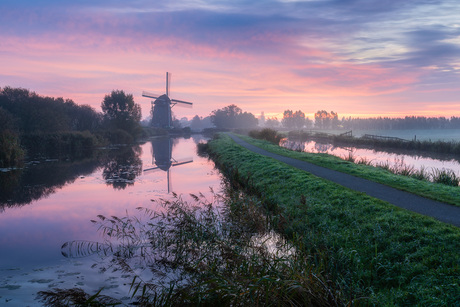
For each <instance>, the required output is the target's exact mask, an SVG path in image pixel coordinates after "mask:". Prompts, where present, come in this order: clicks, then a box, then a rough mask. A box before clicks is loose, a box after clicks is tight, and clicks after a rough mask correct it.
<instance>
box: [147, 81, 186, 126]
mask: <svg viewBox="0 0 460 307" xmlns="http://www.w3.org/2000/svg"><path fill="white" fill-rule="evenodd" d="M170 84H171V74H170V73H169V72H166V94H163V95H161V96H160V95H155V94H152V93H149V92H145V91H144V92H142V96H143V97H148V98H153V99H155V101H152V109H153V112H152V125H153V126H154V127H159V128H166V129H169V128H171V123H172V114H171V108H172V107H174V106H175V105H178V106H180V107H186V108H191V107H192V106H193V103H191V102H187V101H182V100H177V99H171V98H170V97H169V86H170Z"/></svg>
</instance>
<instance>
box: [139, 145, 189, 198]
mask: <svg viewBox="0 0 460 307" xmlns="http://www.w3.org/2000/svg"><path fill="white" fill-rule="evenodd" d="M151 142H152V163H153V164H154V165H155V166H154V167H151V168H147V169H144V174H147V173H151V172H155V171H160V170H162V171H164V172H166V179H167V182H168V183H167V184H168V193H169V192H171V190H172V182H171V170H170V169H171V167H174V166H179V165H183V164H188V163H192V162H193V159H192V158H185V159H180V160H176V159H174V158H173V157H172V151H173V143H174V139H172V138H170V137H162V138H155V139H153V140H152V141H151Z"/></svg>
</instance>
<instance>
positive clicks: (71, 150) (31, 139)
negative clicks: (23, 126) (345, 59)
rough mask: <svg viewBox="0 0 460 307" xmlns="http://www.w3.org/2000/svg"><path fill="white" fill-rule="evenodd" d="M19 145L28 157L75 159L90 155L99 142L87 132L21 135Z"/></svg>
mask: <svg viewBox="0 0 460 307" xmlns="http://www.w3.org/2000/svg"><path fill="white" fill-rule="evenodd" d="M21 144H22V145H23V146H24V147H25V148H26V149H27V152H28V154H29V156H43V155H45V156H47V157H56V156H63V155H69V156H71V157H73V158H76V157H84V156H88V155H90V154H91V153H92V152H93V150H94V149H95V148H96V146H98V145H100V140H98V138H97V137H96V136H94V135H93V134H91V133H90V132H88V131H85V132H56V133H33V134H27V135H22V136H21Z"/></svg>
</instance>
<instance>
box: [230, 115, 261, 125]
mask: <svg viewBox="0 0 460 307" xmlns="http://www.w3.org/2000/svg"><path fill="white" fill-rule="evenodd" d="M258 123H259V120H258V119H257V118H256V117H255V116H254V114H252V113H249V112H243V113H241V114H238V115H237V116H236V127H235V128H242V129H250V128H255V127H256V126H257V124H258Z"/></svg>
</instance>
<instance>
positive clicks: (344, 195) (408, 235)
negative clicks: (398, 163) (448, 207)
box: [208, 136, 460, 306]
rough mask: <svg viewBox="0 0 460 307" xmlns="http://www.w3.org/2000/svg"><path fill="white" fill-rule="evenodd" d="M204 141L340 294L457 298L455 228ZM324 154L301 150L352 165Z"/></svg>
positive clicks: (379, 300)
mask: <svg viewBox="0 0 460 307" xmlns="http://www.w3.org/2000/svg"><path fill="white" fill-rule="evenodd" d="M251 142H252V143H254V144H259V145H262V146H269V144H267V143H265V142H262V144H260V143H259V141H251ZM270 146H271V145H270ZM208 147H209V151H210V153H211V156H212V157H213V159H214V160H215V161H217V162H218V164H220V165H221V168H222V171H223V172H224V173H226V175H227V176H232V177H234V178H235V179H236V180H239V181H240V182H241V183H243V184H244V186H245V187H246V189H247V191H248V192H252V193H254V194H256V195H258V196H259V198H260V199H262V200H263V202H264V203H265V204H269V205H268V206H267V208H269V209H270V210H271V212H272V215H271V216H270V218H271V219H272V222H273V223H274V224H275V225H277V228H278V230H279V231H280V232H281V233H282V234H284V235H285V236H286V237H287V238H296V242H301V243H297V245H298V248H301V249H302V250H303V251H304V252H305V253H306V254H307V255H308V257H309V261H310V263H311V264H312V265H314V266H315V268H317V269H319V270H321V271H323V272H324V273H323V276H327V278H329V279H330V280H331V281H333V282H334V283H335V284H336V286H337V288H340V289H341V292H342V293H343V295H344V298H345V300H346V301H350V302H355V303H359V302H361V303H363V304H370V305H379V306H381V305H428V306H435V305H436V306H442V305H445V306H451V305H452V306H453V305H455V304H457V302H458V301H460V285H459V280H460V271H459V268H460V254H459V253H458V251H459V250H460V230H459V229H458V228H456V227H454V226H450V225H446V224H444V223H441V222H438V221H436V220H434V219H432V218H428V217H424V216H421V215H418V214H415V213H412V212H408V211H406V210H403V209H399V208H397V207H395V206H392V205H390V204H388V203H386V202H383V201H380V200H377V199H374V198H371V197H369V196H367V195H364V194H362V193H358V192H354V191H351V190H349V189H347V188H344V187H341V186H339V185H337V184H334V183H331V182H329V181H326V180H323V179H321V178H318V177H315V176H313V175H311V174H309V173H306V172H303V171H300V170H297V169H294V168H292V167H290V166H287V165H285V164H283V163H281V162H278V161H275V160H273V159H271V158H267V157H264V156H261V155H257V154H254V153H252V152H250V151H248V150H246V149H244V148H242V147H241V146H238V145H236V144H235V143H234V142H233V141H232V140H231V139H230V138H229V137H227V136H221V137H220V138H218V139H215V140H213V141H211V142H209V143H208ZM274 150H276V151H278V152H284V154H293V155H294V157H297V155H299V157H301V156H305V155H306V156H310V155H308V154H305V153H302V154H301V153H295V152H289V153H288V151H287V150H285V149H282V148H279V147H276V146H273V147H271V151H274ZM278 152H277V153H278ZM324 158H326V156H324V155H316V157H313V156H311V157H309V159H313V160H314V159H317V164H321V163H325V164H343V165H342V167H344V168H349V169H350V171H349V172H354V171H356V170H354V168H355V166H354V165H352V164H351V163H345V162H346V161H343V160H340V159H338V158H337V160H335V161H334V158H333V157H330V159H332V160H329V161H327V162H324V161H322V162H321V161H320V160H324ZM366 168H367V166H366ZM366 168H365V169H366ZM369 169H370V168H369ZM417 184H420V182H419V181H417Z"/></svg>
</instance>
